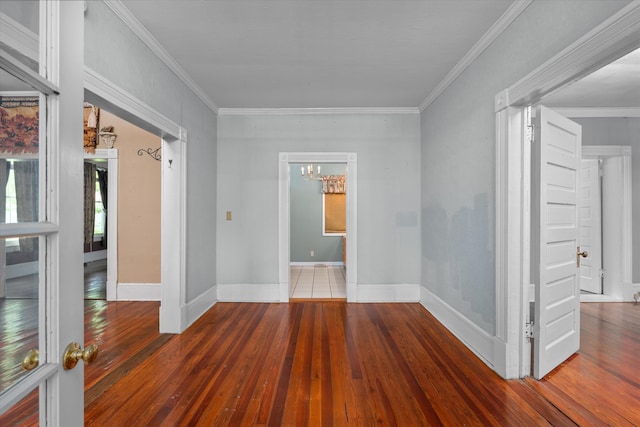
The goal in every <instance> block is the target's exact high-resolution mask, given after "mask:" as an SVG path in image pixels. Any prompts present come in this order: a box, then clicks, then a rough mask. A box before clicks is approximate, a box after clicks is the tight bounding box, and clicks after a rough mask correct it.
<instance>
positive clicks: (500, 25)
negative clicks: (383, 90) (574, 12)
mask: <svg viewBox="0 0 640 427" xmlns="http://www.w3.org/2000/svg"><path fill="white" fill-rule="evenodd" d="M532 1H533V0H516V1H514V2H513V4H512V5H511V6H509V8H508V9H507V10H506V11H505V12H504V13H503V14H502V16H501V17H500V18H499V19H498V20H497V21H496V22H495V23H494V24H493V25H492V26H491V28H489V30H488V31H487V32H486V33H485V34H484V35H483V36H482V37H481V38H480V40H478V42H477V43H476V44H475V45H474V46H473V47H472V48H471V50H469V52H467V54H466V55H465V56H464V57H463V58H462V59H461V60H460V62H458V63H457V64H456V66H455V67H453V68H452V69H451V71H449V74H447V75H446V76H445V78H444V79H443V80H442V81H441V82H440V83H438V86H436V87H435V89H433V90H432V91H431V93H430V94H429V95H428V96H427V97H426V98H425V99H424V101H422V102H421V103H420V106H418V110H419V111H420V112H422V111H424V110H425V109H426V108H427V107H428V106H429V105H431V103H432V102H433V101H435V100H436V98H438V97H439V96H440V95H441V94H442V92H444V91H445V90H446V89H447V88H448V87H449V86H450V85H451V84H452V83H453V82H454V81H455V80H456V79H457V78H458V77H459V76H460V74H462V73H463V72H464V70H466V69H467V68H469V66H470V65H471V64H473V61H475V60H476V59H477V58H478V57H479V56H480V54H482V52H484V51H485V50H486V49H487V48H488V47H489V46H490V45H491V43H493V41H494V40H495V39H496V38H498V36H499V35H500V34H502V32H503V31H504V30H505V29H506V28H507V27H508V26H509V25H511V23H512V22H513V21H515V19H516V18H517V17H518V16H520V14H521V13H522V12H523V11H524V10H525V9H526V8H527V6H529V4H530V3H531V2H532Z"/></svg>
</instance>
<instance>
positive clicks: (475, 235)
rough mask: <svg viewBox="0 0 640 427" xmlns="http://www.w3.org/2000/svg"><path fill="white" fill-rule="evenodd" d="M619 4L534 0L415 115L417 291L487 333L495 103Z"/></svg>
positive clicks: (491, 321)
mask: <svg viewBox="0 0 640 427" xmlns="http://www.w3.org/2000/svg"><path fill="white" fill-rule="evenodd" d="M627 3H628V1H626V0H624V1H615V0H612V1H604V0H599V1H580V0H563V1H533V2H532V3H531V4H530V5H529V6H528V7H527V9H526V10H525V11H524V12H523V13H522V14H521V15H520V16H519V17H518V18H517V19H516V20H515V21H514V23H513V24H512V25H511V26H510V27H509V28H507V30H506V31H505V32H503V33H502V34H501V35H500V36H499V37H498V38H497V39H496V41H494V42H493V44H492V45H491V46H489V48H487V49H486V50H485V51H484V52H483V53H482V55H480V56H479V57H478V59H477V60H476V61H474V63H473V64H472V65H471V66H470V67H469V68H468V69H467V70H466V71H465V72H464V73H462V74H461V75H460V77H459V78H458V79H456V81H455V82H454V83H453V84H452V85H451V86H450V87H449V88H448V89H447V90H446V91H445V92H444V93H443V94H442V95H441V96H440V97H438V98H437V99H436V101H435V102H433V103H432V104H431V105H430V106H429V107H428V108H427V109H426V110H425V111H424V112H423V113H422V116H421V139H422V150H421V155H422V157H421V158H422V163H421V169H422V176H421V184H422V191H421V201H422V276H421V277H422V278H421V281H422V285H423V286H424V287H425V288H426V289H427V290H428V291H430V292H431V293H433V294H435V295H436V296H437V297H439V298H440V299H441V300H442V301H443V302H444V303H445V304H446V305H448V306H450V307H451V308H452V309H453V310H454V311H456V312H457V313H458V314H459V315H461V316H462V317H464V318H466V319H468V320H469V321H470V322H471V323H472V324H473V325H475V326H477V327H479V328H480V329H481V330H482V331H484V332H486V333H487V334H489V335H492V334H494V333H495V329H496V323H495V286H496V285H495V241H494V230H495V212H494V208H493V206H494V203H495V202H494V200H495V189H494V188H495V172H494V170H495V166H496V165H495V154H496V153H495V140H496V135H495V112H494V97H495V95H496V94H497V93H498V92H500V91H501V90H503V89H505V88H507V87H508V86H509V85H511V84H513V83H515V82H516V81H518V80H520V79H521V78H522V77H524V76H525V75H526V74H528V73H529V72H531V71H532V70H534V69H535V68H536V67H538V66H539V65H540V64H542V63H543V62H544V61H546V60H548V59H550V58H551V57H552V56H553V55H555V54H556V53H558V52H559V51H560V50H562V49H563V48H565V47H566V46H568V45H570V44H571V43H572V42H574V41H575V40H577V39H578V38H579V37H581V36H582V35H584V34H586V33H587V32H588V31H589V30H591V29H593V28H594V27H595V26H596V25H598V24H599V23H601V22H602V21H604V20H605V19H606V18H607V17H609V16H611V15H612V14H613V13H614V12H616V11H617V10H619V9H620V8H622V7H623V6H624V5H626V4H627ZM485 357H486V358H488V359H490V358H491V355H485Z"/></svg>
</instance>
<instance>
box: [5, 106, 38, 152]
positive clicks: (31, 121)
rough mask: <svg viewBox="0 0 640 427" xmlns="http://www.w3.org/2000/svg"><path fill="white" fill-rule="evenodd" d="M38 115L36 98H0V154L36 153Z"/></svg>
mask: <svg viewBox="0 0 640 427" xmlns="http://www.w3.org/2000/svg"><path fill="white" fill-rule="evenodd" d="M38 113H39V99H38V97H37V96H0V152H2V153H10V154H25V153H37V152H38V143H39V123H38Z"/></svg>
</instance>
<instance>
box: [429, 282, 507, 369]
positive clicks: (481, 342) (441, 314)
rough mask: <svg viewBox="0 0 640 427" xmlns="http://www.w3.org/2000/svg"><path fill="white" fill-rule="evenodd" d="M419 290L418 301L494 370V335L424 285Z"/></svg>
mask: <svg viewBox="0 0 640 427" xmlns="http://www.w3.org/2000/svg"><path fill="white" fill-rule="evenodd" d="M421 291H422V297H421V300H420V303H421V304H422V305H423V306H424V307H425V308H426V309H427V310H428V311H429V312H430V313H431V314H432V315H433V316H434V317H435V318H436V319H438V321H439V322H440V323H442V324H443V325H444V326H445V327H446V328H447V329H448V330H449V331H451V333H453V335H455V336H456V338H458V339H459V340H460V341H462V343H463V344H464V345H466V346H467V347H468V348H469V349H470V350H471V351H473V352H474V353H475V354H476V356H478V357H479V358H480V359H481V360H482V361H483V362H484V363H486V364H487V365H488V366H489V367H490V368H491V369H494V370H495V367H494V365H495V357H494V351H495V348H496V345H497V344H496V343H495V342H494V341H495V339H496V337H494V336H493V335H490V334H489V333H487V332H485V331H484V330H482V329H481V328H479V327H478V326H477V325H476V324H474V323H473V322H471V321H470V320H469V319H468V318H466V317H465V316H463V315H462V314H460V313H459V312H458V311H456V310H455V309H454V308H453V307H451V306H450V305H449V304H447V303H446V302H444V301H443V300H441V299H440V298H439V297H438V296H436V295H435V294H434V293H432V292H431V291H429V290H428V289H427V288H426V287H424V286H422V287H421ZM498 347H499V345H498Z"/></svg>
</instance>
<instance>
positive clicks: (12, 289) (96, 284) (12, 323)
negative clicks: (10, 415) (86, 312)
mask: <svg viewBox="0 0 640 427" xmlns="http://www.w3.org/2000/svg"><path fill="white" fill-rule="evenodd" d="M38 278H39V275H38V274H28V275H26V276H21V277H15V278H12V279H8V280H7V282H6V295H5V298H0V393H2V392H4V391H5V390H6V389H7V388H9V386H11V385H12V384H15V382H16V381H17V380H18V379H20V378H22V377H24V376H25V375H27V373H28V372H27V371H25V370H23V369H22V365H21V363H20V362H21V361H22V359H23V358H24V356H25V355H26V353H27V351H28V350H30V349H32V348H34V347H37V345H38V323H39V314H38V304H39V300H38V298H39V289H38V288H39V279H38ZM106 296H107V264H106V261H105V260H102V261H95V262H92V263H89V264H87V265H85V271H84V299H85V300H105V299H106ZM95 303H96V304H99V303H98V302H97V301H96V302H95ZM104 303H105V304H106V301H104ZM0 425H5V424H2V422H0Z"/></svg>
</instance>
